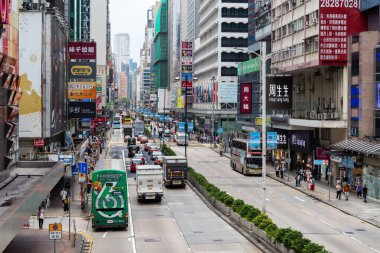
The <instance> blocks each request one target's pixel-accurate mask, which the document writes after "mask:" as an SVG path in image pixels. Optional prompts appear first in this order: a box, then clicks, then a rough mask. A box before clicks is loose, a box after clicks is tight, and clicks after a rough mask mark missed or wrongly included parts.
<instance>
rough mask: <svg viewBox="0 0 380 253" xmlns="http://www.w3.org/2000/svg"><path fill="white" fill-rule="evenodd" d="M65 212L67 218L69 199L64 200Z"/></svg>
mask: <svg viewBox="0 0 380 253" xmlns="http://www.w3.org/2000/svg"><path fill="white" fill-rule="evenodd" d="M63 212H64V214H65V216H67V215H68V213H69V199H68V198H67V197H66V198H65V199H64V200H63Z"/></svg>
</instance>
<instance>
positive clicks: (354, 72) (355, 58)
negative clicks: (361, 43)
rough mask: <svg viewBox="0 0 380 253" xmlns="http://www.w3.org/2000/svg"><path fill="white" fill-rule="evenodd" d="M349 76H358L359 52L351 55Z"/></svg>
mask: <svg viewBox="0 0 380 253" xmlns="http://www.w3.org/2000/svg"><path fill="white" fill-rule="evenodd" d="M351 58H352V60H351V75H352V76H358V75H359V52H354V53H352V55H351Z"/></svg>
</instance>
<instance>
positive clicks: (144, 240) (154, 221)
mask: <svg viewBox="0 0 380 253" xmlns="http://www.w3.org/2000/svg"><path fill="white" fill-rule="evenodd" d="M121 140H122V134H120V131H115V132H114V135H113V136H112V138H111V140H110V144H109V146H112V145H120V143H121ZM145 156H146V158H147V161H148V163H152V162H151V160H150V159H149V158H150V157H149V156H148V155H147V154H146V153H145ZM128 186H129V200H130V207H131V209H130V210H131V211H130V214H129V215H130V224H129V228H128V230H127V231H125V230H97V231H94V230H92V228H91V225H90V226H89V227H88V228H87V233H89V234H90V235H91V236H92V237H93V251H92V252H94V253H97V252H112V253H118V252H133V253H135V252H141V253H149V252H154V253H161V252H162V253H170V252H173V253H181V252H186V253H188V252H218V253H219V252H234V253H235V252H236V253H239V252H241V253H243V252H244V253H248V252H252V253H253V252H261V251H260V250H259V249H257V248H256V247H255V246H254V245H252V244H251V243H250V242H249V241H248V240H247V239H245V238H244V237H243V236H242V235H240V234H239V233H238V232H236V231H235V230H234V229H233V228H232V227H231V226H229V225H228V224H227V223H225V222H224V221H223V220H222V219H221V218H219V217H218V216H217V215H216V214H214V213H213V212H212V211H211V210H210V209H209V208H208V207H207V206H206V205H205V204H204V203H203V202H202V201H201V200H200V199H199V197H198V196H197V195H196V194H195V193H194V192H193V191H192V190H191V189H190V188H185V189H165V191H164V198H163V199H162V202H161V203H156V202H148V203H141V204H140V203H138V202H137V196H136V190H135V188H136V182H135V180H134V174H130V175H129V176H128Z"/></svg>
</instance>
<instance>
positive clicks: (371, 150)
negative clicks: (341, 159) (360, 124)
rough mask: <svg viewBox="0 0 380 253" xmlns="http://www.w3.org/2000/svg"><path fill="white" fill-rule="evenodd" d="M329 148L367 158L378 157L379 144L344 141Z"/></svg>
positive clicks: (379, 151)
mask: <svg viewBox="0 0 380 253" xmlns="http://www.w3.org/2000/svg"><path fill="white" fill-rule="evenodd" d="M331 147H332V148H334V149H338V150H344V151H352V152H357V153H360V154H364V155H367V156H368V155H376V156H380V144H379V143H376V142H367V141H359V140H345V141H341V142H338V143H335V144H334V145H331Z"/></svg>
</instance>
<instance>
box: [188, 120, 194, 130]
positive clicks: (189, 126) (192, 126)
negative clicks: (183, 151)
mask: <svg viewBox="0 0 380 253" xmlns="http://www.w3.org/2000/svg"><path fill="white" fill-rule="evenodd" d="M187 131H190V132H192V131H194V124H193V122H188V123H187Z"/></svg>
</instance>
